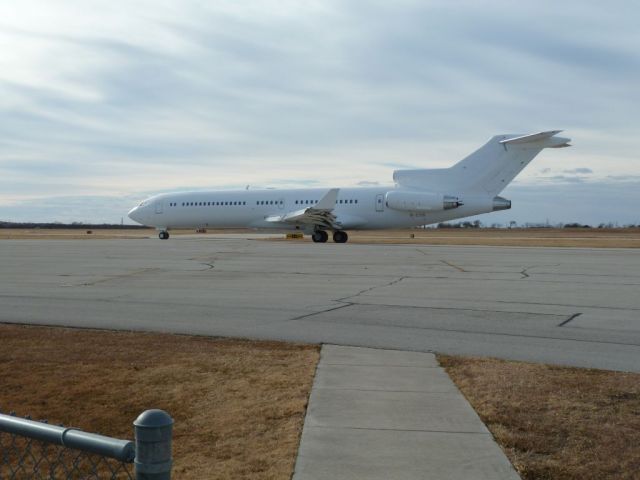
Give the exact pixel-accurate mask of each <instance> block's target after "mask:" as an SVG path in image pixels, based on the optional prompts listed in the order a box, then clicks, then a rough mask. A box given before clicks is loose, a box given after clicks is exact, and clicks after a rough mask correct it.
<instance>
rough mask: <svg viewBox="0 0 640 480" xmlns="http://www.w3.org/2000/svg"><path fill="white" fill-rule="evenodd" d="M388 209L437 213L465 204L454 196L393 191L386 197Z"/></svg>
mask: <svg viewBox="0 0 640 480" xmlns="http://www.w3.org/2000/svg"><path fill="white" fill-rule="evenodd" d="M385 200H386V202H387V207H389V208H392V209H394V210H402V211H408V212H435V211H439V210H450V209H452V208H458V207H459V206H461V205H462V204H463V203H462V202H461V201H460V199H459V198H458V197H456V196H453V195H442V194H440V193H431V192H403V191H398V190H392V191H390V192H387V194H386V195H385Z"/></svg>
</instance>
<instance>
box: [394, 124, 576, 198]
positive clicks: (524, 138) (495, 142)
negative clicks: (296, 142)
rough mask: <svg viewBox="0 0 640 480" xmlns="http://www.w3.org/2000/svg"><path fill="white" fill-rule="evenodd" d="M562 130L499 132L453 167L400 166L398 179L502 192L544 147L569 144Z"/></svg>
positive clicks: (454, 190)
mask: <svg viewBox="0 0 640 480" xmlns="http://www.w3.org/2000/svg"><path fill="white" fill-rule="evenodd" d="M560 132H561V130H552V131H548V132H540V133H534V134H531V135H514V134H511V135H496V136H495V137H493V138H491V140H489V141H488V142H487V143H486V144H484V145H483V146H482V147H480V148H479V149H478V150H476V151H475V152H473V153H472V154H471V155H469V156H468V157H466V158H464V159H463V160H461V161H460V162H458V163H456V164H455V165H454V166H452V167H450V168H444V169H432V170H397V171H395V172H394V174H393V178H394V180H395V181H396V182H397V183H398V184H399V185H400V186H404V187H408V188H419V189H428V190H435V191H442V192H446V193H462V192H464V193H466V194H478V195H492V196H494V195H498V194H499V193H500V192H501V191H502V190H504V188H505V187H506V186H507V185H508V184H509V183H511V181H512V180H513V179H514V178H515V177H516V176H517V175H518V174H519V173H520V172H521V171H522V170H523V169H524V168H525V167H526V166H527V165H528V164H529V162H531V160H533V159H534V157H535V156H536V155H538V153H540V152H541V151H542V150H543V149H544V148H560V147H568V146H569V141H570V140H569V139H568V138H562V137H556V136H555V135H557V134H558V133H560Z"/></svg>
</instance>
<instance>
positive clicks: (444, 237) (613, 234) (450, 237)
mask: <svg viewBox="0 0 640 480" xmlns="http://www.w3.org/2000/svg"><path fill="white" fill-rule="evenodd" d="M411 235H413V236H414V238H411ZM349 242H351V243H400V244H422V245H491V246H515V247H585V248H603V247H604V248H640V228H624V229H622V228H621V229H599V228H598V229H594V228H526V229H426V230H420V229H416V230H376V231H366V230H365V231H358V232H349Z"/></svg>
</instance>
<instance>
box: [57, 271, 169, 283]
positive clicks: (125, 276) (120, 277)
mask: <svg viewBox="0 0 640 480" xmlns="http://www.w3.org/2000/svg"><path fill="white" fill-rule="evenodd" d="M158 270H160V269H159V268H157V267H150V268H141V269H139V270H134V271H133V272H129V273H123V274H120V275H111V276H109V277H107V278H101V279H99V280H94V281H92V282H84V283H79V284H75V285H69V284H65V285H64V286H74V287H93V286H94V285H98V284H100V283H106V282H110V281H111V280H120V279H123V278H129V277H135V276H136V275H141V274H144V273H149V272H154V271H158Z"/></svg>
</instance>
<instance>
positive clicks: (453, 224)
mask: <svg viewBox="0 0 640 480" xmlns="http://www.w3.org/2000/svg"><path fill="white" fill-rule="evenodd" d="M424 228H427V227H426V226H425V227H424ZM431 228H433V227H431ZM435 228H445V229H446V228H640V224H637V225H634V224H627V225H622V226H620V225H618V224H617V223H613V222H609V223H601V224H599V225H598V226H597V227H593V226H592V225H588V224H585V223H578V222H570V223H555V224H550V223H548V222H546V223H530V222H527V223H523V224H521V225H518V223H517V222H515V221H514V220H512V221H510V222H509V223H507V224H502V223H492V224H490V225H484V224H483V223H482V222H481V221H480V220H474V221H473V222H469V221H462V222H441V223H438V224H437V225H436V226H435Z"/></svg>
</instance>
